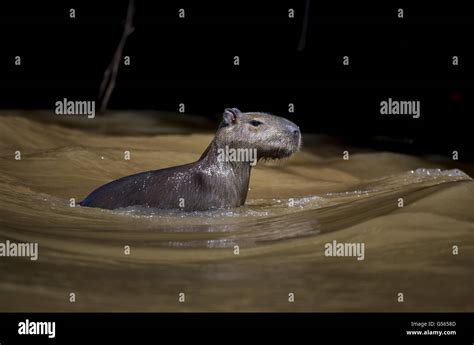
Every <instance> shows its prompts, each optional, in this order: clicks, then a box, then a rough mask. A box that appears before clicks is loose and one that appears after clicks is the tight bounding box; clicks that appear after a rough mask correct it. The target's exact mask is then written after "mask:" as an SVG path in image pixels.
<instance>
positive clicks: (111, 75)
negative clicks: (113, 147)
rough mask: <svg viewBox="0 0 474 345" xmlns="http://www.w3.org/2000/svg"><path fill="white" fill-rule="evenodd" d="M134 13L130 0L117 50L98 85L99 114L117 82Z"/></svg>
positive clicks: (103, 110) (105, 106)
mask: <svg viewBox="0 0 474 345" xmlns="http://www.w3.org/2000/svg"><path fill="white" fill-rule="evenodd" d="M134 12H135V0H130V1H129V2H128V8H127V17H126V19H125V25H124V29H123V33H122V38H121V39H120V42H119V44H118V46H117V50H116V51H115V54H114V56H113V58H112V61H110V64H109V66H108V67H107V69H106V70H105V72H104V78H103V79H102V83H101V84H100V89H99V100H100V101H101V103H100V112H101V113H103V112H105V110H106V109H107V105H108V103H109V100H110V96H111V95H112V91H113V90H114V88H115V82H116V80H117V73H118V70H119V66H120V60H121V59H122V54H123V49H124V47H125V43H126V41H127V38H128V36H130V34H131V33H132V32H133V30H135V28H134V27H133V15H134Z"/></svg>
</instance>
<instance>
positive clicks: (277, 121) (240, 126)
mask: <svg viewBox="0 0 474 345" xmlns="http://www.w3.org/2000/svg"><path fill="white" fill-rule="evenodd" d="M216 140H217V144H218V146H219V147H224V146H228V147H230V148H234V149H256V151H257V158H258V159H266V158H268V159H278V158H284V157H289V156H291V155H292V154H293V153H295V152H296V151H298V150H299V148H300V146H301V132H300V129H299V127H298V126H297V125H295V124H294V123H293V122H291V121H289V120H287V119H285V118H283V117H279V116H274V115H270V114H266V113H260V112H248V113H243V112H241V111H240V110H239V109H237V108H227V109H225V110H224V114H223V120H222V122H221V124H220V125H219V129H218V131H217V133H216Z"/></svg>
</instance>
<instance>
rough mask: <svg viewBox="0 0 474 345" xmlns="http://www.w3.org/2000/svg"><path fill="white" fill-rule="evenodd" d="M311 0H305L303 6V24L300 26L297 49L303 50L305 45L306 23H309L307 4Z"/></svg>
mask: <svg viewBox="0 0 474 345" xmlns="http://www.w3.org/2000/svg"><path fill="white" fill-rule="evenodd" d="M310 2H311V0H306V4H305V8H304V17H303V26H302V28H301V36H300V41H299V43H298V51H299V52H300V51H303V49H304V47H305V46H306V36H307V34H308V24H309V4H310Z"/></svg>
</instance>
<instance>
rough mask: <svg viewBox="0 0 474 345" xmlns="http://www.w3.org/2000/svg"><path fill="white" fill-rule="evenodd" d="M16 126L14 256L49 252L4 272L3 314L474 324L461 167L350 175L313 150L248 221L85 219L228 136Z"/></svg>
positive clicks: (6, 133) (10, 200) (257, 190)
mask: <svg viewBox="0 0 474 345" xmlns="http://www.w3.org/2000/svg"><path fill="white" fill-rule="evenodd" d="M6 115H8V114H6ZM10 115H11V116H1V117H0V133H1V137H0V162H1V172H0V177H1V178H0V216H1V218H0V242H5V241H6V240H10V241H12V242H35V243H38V244H39V258H38V260H37V261H31V260H29V259H27V258H19V257H0V276H1V277H0V310H1V311H12V310H21V311H126V310H135V311H366V310H371V311H408V310H409V311H418V310H429V311H435V310H436V311H441V310H442V311H447V310H453V311H465V310H470V311H472V310H474V298H473V293H472V292H473V291H474V268H473V267H474V212H473V209H474V184H473V181H472V180H471V178H470V177H469V176H468V175H467V174H466V173H465V172H463V171H462V170H459V169H456V167H455V166H454V167H453V166H452V164H450V166H449V168H448V167H447V165H446V164H441V163H434V162H431V161H428V160H424V159H420V158H416V157H412V156H407V155H401V154H393V153H387V152H374V151H368V150H365V151H360V150H359V151H358V150H353V149H349V151H350V153H351V156H350V159H349V160H343V159H342V151H344V150H345V149H347V148H345V147H340V146H339V145H337V144H335V143H333V142H331V140H329V139H326V138H322V137H315V136H308V135H307V136H303V138H304V141H305V147H304V149H303V150H302V151H301V152H299V153H298V154H297V155H296V156H294V157H293V158H291V159H288V160H285V161H281V162H270V163H267V164H265V165H260V166H258V167H257V168H255V169H254V171H253V172H252V178H251V183H250V192H249V198H248V200H247V204H246V206H244V207H241V208H238V209H232V210H221V211H209V212H193V213H183V212H181V211H163V210H156V209H146V208H139V207H132V208H126V209H120V210H115V211H109V210H99V209H90V208H81V207H71V206H70V199H71V198H75V199H76V200H77V201H79V200H81V198H83V197H84V196H86V195H87V194H88V193H89V192H90V191H91V190H92V189H94V188H95V187H97V186H99V185H101V184H103V183H105V182H107V181H110V180H112V179H115V178H118V177H121V176H124V175H128V174H132V173H136V172H140V171H145V170H151V169H158V168H163V167H167V166H172V165H176V164H181V163H186V162H190V161H193V160H195V159H197V158H198V157H199V155H200V153H201V152H202V151H203V150H204V149H205V147H206V146H207V144H208V143H209V141H210V140H211V138H212V134H203V133H201V132H200V131H199V130H197V129H196V128H198V127H199V126H198V127H196V126H195V125H193V126H194V127H193V126H187V127H186V125H189V123H184V122H178V123H171V124H170V122H169V121H168V122H166V125H165V124H164V123H163V122H153V121H151V122H150V121H149V118H146V119H147V120H143V119H145V118H142V117H140V116H138V114H133V116H130V114H128V115H126V116H122V115H123V114H122V115H121V114H115V116H110V117H109V118H107V119H98V118H97V119H95V120H93V121H95V122H92V125H91V122H89V123H88V124H87V125H84V122H77V123H75V122H73V123H70V122H68V123H64V122H63V123H61V125H59V124H60V123H59V122H58V123H53V122H51V121H49V122H46V123H45V122H44V121H42V122H38V121H35V120H32V119H31V118H27V117H20V116H14V115H16V114H14V113H13V112H12V113H10ZM46 118H48V117H47V116H46ZM56 122H57V120H56ZM127 123H130V126H127V125H124V124H127ZM65 124H66V125H67V126H64V125H65ZM140 126H141V127H140ZM173 126H174V127H173ZM202 127H203V126H201V127H199V128H202ZM204 127H206V128H208V127H209V126H208V125H207V124H206V125H205V126H204ZM111 128H113V129H114V130H113V131H111V130H110V129H111ZM117 128H119V129H120V131H119V132H120V133H117V131H116V130H115V129H117ZM163 128H165V130H164V129H163ZM183 128H188V130H183ZM190 128H191V129H193V128H194V134H193V133H192V132H193V130H189V129H190ZM98 129H100V130H98ZM177 129H179V130H180V133H179V134H166V135H164V134H163V133H160V132H163V131H165V132H173V133H176V132H177ZM111 132H113V133H112V134H111ZM17 150H19V151H21V154H22V159H21V160H15V159H14V155H15V151H17ZM124 151H130V154H131V159H130V160H129V161H127V160H124ZM464 170H466V169H464ZM400 198H402V199H403V207H399V203H400ZM333 241H336V242H337V243H363V244H364V246H365V247H364V248H365V256H364V260H357V258H356V257H328V256H325V244H326V243H332V242H333ZM453 245H457V246H458V248H459V254H458V255H453V253H452V251H453ZM125 246H130V254H129V255H126V254H125V253H124V247H125ZM236 246H238V250H239V253H238V255H236V248H237V247H236ZM71 292H73V293H75V294H76V301H75V303H71V302H70V301H69V297H70V293H71ZM181 292H182V293H184V294H185V295H184V296H185V301H184V303H180V302H179V300H178V297H179V293H181ZM400 292H402V293H403V295H404V302H402V303H400V302H398V301H397V294H398V293H400ZM290 293H292V294H294V302H289V300H288V298H289V294H290Z"/></svg>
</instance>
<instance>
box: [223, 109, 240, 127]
mask: <svg viewBox="0 0 474 345" xmlns="http://www.w3.org/2000/svg"><path fill="white" fill-rule="evenodd" d="M240 113H241V111H240V110H239V109H237V108H226V109H225V110H224V114H223V116H222V117H223V118H224V122H225V124H226V125H233V124H235V123H236V122H237V117H238V116H239V115H240Z"/></svg>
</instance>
